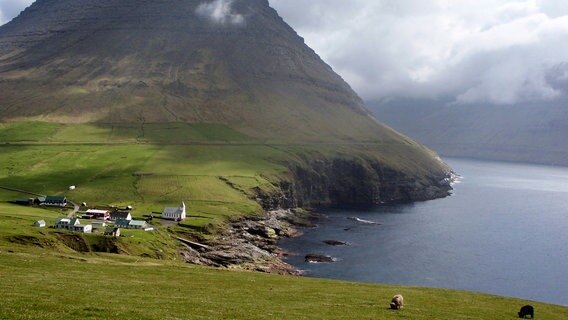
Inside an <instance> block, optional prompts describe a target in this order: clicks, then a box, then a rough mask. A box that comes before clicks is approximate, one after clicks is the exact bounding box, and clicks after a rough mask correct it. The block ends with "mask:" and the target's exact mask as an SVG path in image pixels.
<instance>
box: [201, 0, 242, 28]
mask: <svg viewBox="0 0 568 320" xmlns="http://www.w3.org/2000/svg"><path fill="white" fill-rule="evenodd" d="M195 13H197V14H198V15H200V16H202V17H205V18H207V19H209V20H211V21H212V22H214V23H217V24H225V25H227V24H229V25H242V24H243V23H244V22H245V17H244V16H243V15H242V14H239V13H235V12H234V11H233V0H213V1H211V2H204V3H202V4H200V5H199V6H198V7H197V9H196V10H195Z"/></svg>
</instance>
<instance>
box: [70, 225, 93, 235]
mask: <svg viewBox="0 0 568 320" xmlns="http://www.w3.org/2000/svg"><path fill="white" fill-rule="evenodd" d="M69 230H70V231H74V232H80V233H91V232H93V225H91V224H78V225H74V226H71V227H69Z"/></svg>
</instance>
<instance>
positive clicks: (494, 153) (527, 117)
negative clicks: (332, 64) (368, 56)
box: [370, 99, 568, 165]
mask: <svg viewBox="0 0 568 320" xmlns="http://www.w3.org/2000/svg"><path fill="white" fill-rule="evenodd" d="M370 105H371V108H372V109H373V111H374V112H375V114H376V115H377V117H378V118H379V119H381V120H382V121H384V122H386V123H388V124H389V125H391V126H392V127H393V128H395V129H396V130H399V131H400V132H402V133H404V134H407V135H409V136H412V137H416V139H417V140H418V141H419V142H421V143H424V144H425V145H427V146H428V147H430V148H432V149H434V150H436V151H437V152H439V153H440V154H441V155H445V156H454V157H466V158H477V159H488V160H500V161H515V162H529V163H538V164H547V165H568V141H567V140H566V137H568V108H567V107H568V100H566V99H558V100H556V101H551V102H543V101H538V102H532V103H530V102H526V103H518V104H508V105H490V106H488V105H460V104H447V103H444V102H440V101H428V100H398V101H389V102H380V103H379V102H374V103H370Z"/></svg>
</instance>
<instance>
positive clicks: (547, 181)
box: [281, 159, 568, 305]
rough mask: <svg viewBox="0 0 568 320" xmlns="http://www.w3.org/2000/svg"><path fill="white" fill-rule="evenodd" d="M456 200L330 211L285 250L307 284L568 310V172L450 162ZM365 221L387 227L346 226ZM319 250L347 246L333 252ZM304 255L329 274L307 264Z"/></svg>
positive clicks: (534, 167)
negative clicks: (516, 301)
mask: <svg viewBox="0 0 568 320" xmlns="http://www.w3.org/2000/svg"><path fill="white" fill-rule="evenodd" d="M447 162H448V163H449V164H450V165H451V166H452V167H453V168H454V170H455V171H456V172H458V173H459V174H460V175H461V176H462V178H461V179H460V182H459V183H457V184H456V185H455V186H454V187H455V190H454V195H453V196H451V197H449V198H445V199H440V200H433V201H427V202H422V203H414V204H401V205H388V206H381V207H377V208H373V209H369V210H329V211H326V212H324V213H325V214H326V215H327V216H328V217H329V218H328V219H326V220H325V221H322V222H321V223H320V225H319V227H318V228H315V229H309V230H306V231H305V235H304V236H302V237H300V238H296V239H286V240H283V241H282V242H281V246H282V247H283V248H285V249H287V250H289V251H292V252H295V253H297V254H298V256H292V257H290V258H289V259H288V262H289V263H291V264H293V265H295V266H296V267H298V268H300V269H303V270H306V271H307V272H308V275H309V276H313V277H324V278H334V279H344V280H353V281H362V282H377V283H392V284H404V285H418V286H428V287H442V288H453V289H465V290H472V291H481V292H487V293H494V294H499V295H506V296H513V297H520V298H527V299H532V300H538V301H545V302H551V303H556V304H562V305H568V168H565V167H560V168H557V167H546V166H536V165H520V164H510V163H499V162H484V161H472V160H462V159H447ZM346 217H359V218H361V219H365V220H371V221H376V222H378V223H380V224H381V225H369V224H363V223H359V222H356V221H353V220H349V219H347V218H346ZM323 240H342V241H347V242H349V243H350V244H351V245H350V246H346V247H332V246H329V245H326V244H324V243H322V241H323ZM308 253H318V254H326V255H331V256H333V257H335V258H337V259H338V261H337V262H336V263H333V264H308V263H305V262H304V256H305V255H306V254H308Z"/></svg>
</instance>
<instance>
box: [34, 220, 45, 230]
mask: <svg viewBox="0 0 568 320" xmlns="http://www.w3.org/2000/svg"><path fill="white" fill-rule="evenodd" d="M34 226H36V227H40V228H45V226H46V223H45V220H38V221H36V222H34Z"/></svg>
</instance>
